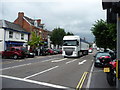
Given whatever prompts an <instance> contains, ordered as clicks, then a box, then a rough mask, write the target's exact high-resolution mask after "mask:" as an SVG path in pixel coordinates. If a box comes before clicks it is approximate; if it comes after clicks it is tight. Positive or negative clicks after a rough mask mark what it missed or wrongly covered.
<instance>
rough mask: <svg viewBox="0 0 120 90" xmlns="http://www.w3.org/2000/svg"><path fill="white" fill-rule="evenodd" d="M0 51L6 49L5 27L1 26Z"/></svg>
mask: <svg viewBox="0 0 120 90" xmlns="http://www.w3.org/2000/svg"><path fill="white" fill-rule="evenodd" d="M0 34H1V35H0V52H1V51H4V34H5V32H4V29H3V28H0Z"/></svg>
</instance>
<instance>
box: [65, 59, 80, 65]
mask: <svg viewBox="0 0 120 90" xmlns="http://www.w3.org/2000/svg"><path fill="white" fill-rule="evenodd" d="M76 60H78V59H74V60H72V61H69V62H66V64H69V63H71V62H74V61H76Z"/></svg>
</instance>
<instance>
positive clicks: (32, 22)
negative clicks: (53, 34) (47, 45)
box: [24, 16, 44, 28]
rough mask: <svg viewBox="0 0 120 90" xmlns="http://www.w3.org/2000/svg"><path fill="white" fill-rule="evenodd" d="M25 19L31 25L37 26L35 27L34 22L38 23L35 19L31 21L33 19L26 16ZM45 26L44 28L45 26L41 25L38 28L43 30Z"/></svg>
mask: <svg viewBox="0 0 120 90" xmlns="http://www.w3.org/2000/svg"><path fill="white" fill-rule="evenodd" d="M24 18H25V19H26V20H27V21H28V22H29V23H30V24H31V25H33V26H35V25H34V22H35V21H36V20H35V19H31V18H28V17H26V16H24ZM43 26H44V24H39V25H38V26H37V27H38V28H43Z"/></svg>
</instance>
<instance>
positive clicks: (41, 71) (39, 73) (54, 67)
mask: <svg viewBox="0 0 120 90" xmlns="http://www.w3.org/2000/svg"><path fill="white" fill-rule="evenodd" d="M57 67H59V66H55V67H52V68H49V69H46V70H44V71H41V72H38V73H35V74H33V75H30V76H27V77H25V78H24V79H28V78H31V77H34V76H37V75H40V74H42V73H45V72H48V71H50V70H53V69H55V68H57Z"/></svg>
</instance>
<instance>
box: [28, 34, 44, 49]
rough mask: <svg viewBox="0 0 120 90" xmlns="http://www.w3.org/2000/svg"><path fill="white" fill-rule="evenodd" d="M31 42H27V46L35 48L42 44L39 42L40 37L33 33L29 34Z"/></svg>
mask: <svg viewBox="0 0 120 90" xmlns="http://www.w3.org/2000/svg"><path fill="white" fill-rule="evenodd" d="M31 34H32V35H31V40H30V41H29V42H28V45H30V46H31V47H34V48H35V47H37V46H38V45H40V44H43V43H42V42H41V41H42V40H41V37H40V36H37V35H36V33H35V32H32V33H31Z"/></svg>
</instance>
